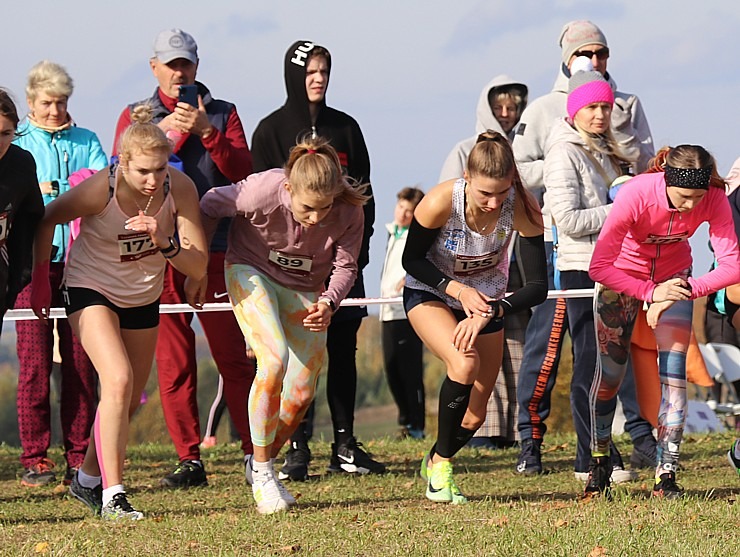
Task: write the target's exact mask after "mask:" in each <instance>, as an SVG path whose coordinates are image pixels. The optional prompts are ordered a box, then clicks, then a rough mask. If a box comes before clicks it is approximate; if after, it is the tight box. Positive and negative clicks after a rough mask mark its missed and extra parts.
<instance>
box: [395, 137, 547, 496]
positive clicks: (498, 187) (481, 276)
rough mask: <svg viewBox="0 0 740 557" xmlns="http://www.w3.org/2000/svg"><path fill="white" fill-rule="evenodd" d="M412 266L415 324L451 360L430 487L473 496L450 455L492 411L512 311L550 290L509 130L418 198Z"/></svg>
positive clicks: (536, 215) (487, 140)
mask: <svg viewBox="0 0 740 557" xmlns="http://www.w3.org/2000/svg"><path fill="white" fill-rule="evenodd" d="M514 230H516V231H517V232H518V233H519V234H520V236H521V239H522V240H521V243H522V245H521V253H522V260H523V265H524V274H525V276H524V277H523V282H524V286H523V287H522V288H521V289H519V290H518V291H516V292H514V293H513V294H511V295H509V296H505V291H506V283H507V280H508V257H507V251H506V250H507V247H508V244H509V242H510V241H511V235H512V232H513V231H514ZM403 265H404V268H405V269H406V271H407V273H408V277H407V279H406V288H405V289H404V306H405V308H406V312H407V314H408V317H409V320H410V321H411V325H412V326H413V327H414V330H415V331H416V332H417V334H418V335H419V337H421V339H422V340H423V341H424V344H426V346H427V347H428V348H429V349H430V350H431V351H432V352H433V353H434V354H435V355H437V356H438V357H439V358H441V359H442V361H444V363H445V365H446V367H447V376H446V377H445V380H444V382H443V383H442V387H441V389H440V395H439V413H438V417H437V420H438V434H437V441H436V443H435V444H434V445H433V446H432V448H431V449H430V451H429V453H427V455H426V456H425V457H424V459H423V461H422V465H421V475H422V477H423V478H424V479H425V480H427V488H426V496H427V498H428V499H430V500H432V501H437V502H451V503H464V502H465V501H466V498H465V496H464V495H463V494H462V493H461V492H460V489H459V488H458V487H457V485H456V484H455V481H454V479H453V476H452V465H451V463H450V459H451V458H452V457H453V456H454V455H455V453H457V451H459V450H460V449H461V448H462V447H463V446H464V445H465V444H466V443H467V442H468V440H469V439H470V438H471V437H472V436H473V434H474V433H475V431H476V430H477V429H478V428H479V427H480V426H481V424H482V423H483V420H484V419H485V417H486V403H487V401H488V398H489V396H490V395H491V391H492V389H493V386H494V384H495V382H496V376H497V375H498V370H499V368H500V367H501V359H502V354H503V334H502V329H503V327H504V317H505V315H506V314H507V313H513V312H517V311H521V310H522V309H525V308H529V307H531V306H533V305H536V304H539V303H541V302H542V301H543V300H544V299H545V297H546V296H547V276H546V262H545V251H544V239H543V229H542V215H541V213H540V211H539V207H538V205H537V202H536V200H535V199H534V198H533V197H532V196H531V194H529V193H528V192H527V191H526V190H525V189H524V186H523V185H522V182H521V179H520V178H519V175H518V173H517V170H516V164H515V163H514V155H513V153H512V151H511V147H510V145H509V142H508V140H507V139H506V138H505V137H504V136H502V135H501V134H499V133H497V132H493V131H490V130H489V131H487V132H485V133H483V134H481V135H480V136H479V137H478V142H477V143H476V144H475V146H474V147H473V149H472V151H471V152H470V156H469V158H468V167H467V170H466V171H465V175H464V179H462V180H457V181H454V180H450V181H448V182H444V183H442V184H440V185H438V186H436V187H435V188H434V189H432V190H431V191H430V192H429V194H427V195H426V196H425V197H424V199H423V200H422V201H421V203H419V205H418V206H417V208H416V211H415V213H414V220H413V222H412V223H411V227H410V228H409V233H408V239H407V241H406V248H405V251H404V254H403Z"/></svg>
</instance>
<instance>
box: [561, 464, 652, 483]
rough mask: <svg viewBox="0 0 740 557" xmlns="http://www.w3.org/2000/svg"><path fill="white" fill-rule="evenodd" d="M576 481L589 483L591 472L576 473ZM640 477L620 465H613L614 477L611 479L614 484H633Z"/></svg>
mask: <svg viewBox="0 0 740 557" xmlns="http://www.w3.org/2000/svg"><path fill="white" fill-rule="evenodd" d="M575 476H576V479H577V480H580V481H582V482H587V481H588V478H589V472H576V473H575ZM638 477H639V476H638V475H637V472H635V471H634V470H625V469H624V468H622V467H621V466H619V465H618V464H614V465H612V475H611V477H610V478H609V479H610V480H611V483H613V484H622V483H625V482H633V481H635V480H636V479H637V478H638Z"/></svg>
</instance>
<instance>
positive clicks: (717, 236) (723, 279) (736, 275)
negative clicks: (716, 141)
mask: <svg viewBox="0 0 740 557" xmlns="http://www.w3.org/2000/svg"><path fill="white" fill-rule="evenodd" d="M713 189H716V190H717V191H716V192H714V191H713V192H712V196H713V197H714V198H715V199H705V200H704V201H703V203H708V204H709V207H711V211H710V212H709V215H710V218H709V239H710V241H711V242H712V247H713V248H714V255H715V258H716V259H717V265H716V267H715V268H714V269H712V270H711V271H710V272H708V273H707V274H706V275H703V276H701V277H699V278H693V277H690V278H689V284H690V285H691V297H692V298H701V297H702V296H706V295H707V294H711V293H714V292H717V290H721V289H722V288H725V287H727V286H730V285H733V284H737V283H740V253H739V252H738V244H737V234H736V232H735V224H734V222H733V218H732V209H731V208H730V204H729V202H728V201H727V197H726V196H725V195H724V192H721V191H720V190H719V189H718V188H713ZM718 194H721V195H718ZM707 197H709V196H707Z"/></svg>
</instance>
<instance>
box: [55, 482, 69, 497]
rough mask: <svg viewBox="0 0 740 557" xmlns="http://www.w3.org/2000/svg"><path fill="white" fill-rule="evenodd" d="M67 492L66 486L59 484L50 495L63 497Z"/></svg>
mask: <svg viewBox="0 0 740 557" xmlns="http://www.w3.org/2000/svg"><path fill="white" fill-rule="evenodd" d="M68 490H69V488H68V487H67V486H66V485H64V484H59V485H57V486H54V489H53V490H52V493H54V495H64V494H65V493H67V491H68Z"/></svg>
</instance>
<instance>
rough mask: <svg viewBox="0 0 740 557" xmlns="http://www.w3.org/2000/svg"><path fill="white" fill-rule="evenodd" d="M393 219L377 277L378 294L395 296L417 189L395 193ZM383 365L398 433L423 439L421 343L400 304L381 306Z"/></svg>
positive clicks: (419, 194)
mask: <svg viewBox="0 0 740 557" xmlns="http://www.w3.org/2000/svg"><path fill="white" fill-rule="evenodd" d="M396 197H397V199H398V201H396V208H395V209H394V211H393V222H392V223H390V224H387V225H386V230H387V231H388V244H387V246H386V250H385V261H384V262H383V274H382V275H381V278H380V296H381V297H382V298H395V297H396V296H400V295H401V294H402V293H403V287H404V284H406V271H404V269H403V266H402V265H401V256H402V255H403V248H404V246H406V237H407V235H408V231H409V225H410V224H411V219H412V218H413V216H414V209H415V208H416V206H417V205H418V204H419V201H421V200H422V198H423V197H424V192H423V191H421V190H420V189H419V188H403V189H402V190H401V191H399V192H398V194H397V195H396ZM380 327H381V339H382V344H383V365H384V367H385V374H386V377H387V378H388V387H389V388H390V390H391V394H392V395H393V400H395V401H396V406H397V407H398V424H399V425H400V426H401V436H402V437H411V438H412V439H423V438H424V426H425V421H426V410H425V396H424V361H423V358H424V350H423V349H424V345H423V344H422V342H421V339H420V338H419V337H418V335H417V334H416V332H414V329H413V327H411V324H410V323H409V320H408V318H407V317H406V311H405V310H404V309H403V305H402V304H384V305H382V306H380Z"/></svg>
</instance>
